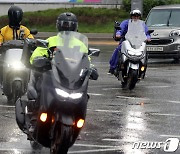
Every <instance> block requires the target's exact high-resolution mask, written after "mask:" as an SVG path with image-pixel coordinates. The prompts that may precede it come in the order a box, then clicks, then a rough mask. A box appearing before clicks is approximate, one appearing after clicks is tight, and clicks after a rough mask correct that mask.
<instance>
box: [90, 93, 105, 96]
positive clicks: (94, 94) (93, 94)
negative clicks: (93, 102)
mask: <svg viewBox="0 0 180 154" xmlns="http://www.w3.org/2000/svg"><path fill="white" fill-rule="evenodd" d="M88 94H89V95H92V96H104V95H103V94H96V93H88Z"/></svg>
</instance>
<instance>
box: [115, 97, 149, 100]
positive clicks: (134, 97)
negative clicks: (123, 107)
mask: <svg viewBox="0 0 180 154" xmlns="http://www.w3.org/2000/svg"><path fill="white" fill-rule="evenodd" d="M116 98H122V99H140V100H151V99H150V98H146V97H144V98H141V97H129V96H116Z"/></svg>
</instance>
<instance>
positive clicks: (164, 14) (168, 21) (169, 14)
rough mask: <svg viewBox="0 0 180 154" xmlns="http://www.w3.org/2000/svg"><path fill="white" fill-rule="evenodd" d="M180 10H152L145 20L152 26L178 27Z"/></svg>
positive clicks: (179, 24)
mask: <svg viewBox="0 0 180 154" xmlns="http://www.w3.org/2000/svg"><path fill="white" fill-rule="evenodd" d="M179 16H180V10H176V9H175V10H153V11H152V12H151V13H150V15H149V16H148V19H147V21H146V24H147V26H152V27H179V26H180V18H179Z"/></svg>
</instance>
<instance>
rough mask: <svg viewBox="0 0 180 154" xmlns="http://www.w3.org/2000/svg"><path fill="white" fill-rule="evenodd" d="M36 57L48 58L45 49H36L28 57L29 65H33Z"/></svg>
mask: <svg viewBox="0 0 180 154" xmlns="http://www.w3.org/2000/svg"><path fill="white" fill-rule="evenodd" d="M37 57H49V54H48V52H47V49H46V48H42V47H37V48H36V49H35V50H34V52H33V53H32V55H31V57H30V64H33V61H34V59H36V58H37Z"/></svg>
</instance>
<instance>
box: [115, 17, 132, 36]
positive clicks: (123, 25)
mask: <svg viewBox="0 0 180 154" xmlns="http://www.w3.org/2000/svg"><path fill="white" fill-rule="evenodd" d="M128 21H129V20H124V21H122V22H121V24H120V30H118V31H117V32H116V37H121V36H124V35H125V34H126V33H127V30H128Z"/></svg>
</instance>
